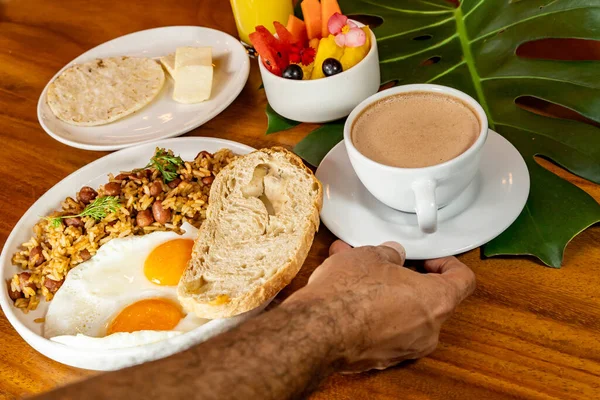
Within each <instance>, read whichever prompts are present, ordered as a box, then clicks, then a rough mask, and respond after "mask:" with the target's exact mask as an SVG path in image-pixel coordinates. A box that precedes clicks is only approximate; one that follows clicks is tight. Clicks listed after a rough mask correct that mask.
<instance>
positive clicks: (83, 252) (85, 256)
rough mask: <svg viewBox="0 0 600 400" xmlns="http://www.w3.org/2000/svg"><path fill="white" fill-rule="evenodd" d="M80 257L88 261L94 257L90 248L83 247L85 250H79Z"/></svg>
mask: <svg viewBox="0 0 600 400" xmlns="http://www.w3.org/2000/svg"><path fill="white" fill-rule="evenodd" d="M79 257H81V259H82V260H83V261H87V260H89V259H90V258H92V255H91V254H90V252H89V250H88V249H83V250H81V251H80V252H79Z"/></svg>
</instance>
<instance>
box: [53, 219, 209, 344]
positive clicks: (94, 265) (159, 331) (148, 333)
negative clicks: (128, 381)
mask: <svg viewBox="0 0 600 400" xmlns="http://www.w3.org/2000/svg"><path fill="white" fill-rule="evenodd" d="M181 228H182V230H184V231H185V233H184V234H182V235H179V234H177V233H175V232H154V233H150V234H147V235H144V236H129V237H124V238H118V239H113V240H111V241H110V242H108V243H106V244H105V245H103V246H102V247H101V248H100V249H99V250H98V252H97V253H96V254H95V255H94V257H92V258H91V259H90V260H88V261H86V262H84V263H81V264H79V265H78V266H77V267H75V268H73V269H72V270H71V271H70V272H69V274H68V275H67V277H66V279H65V282H64V283H63V285H62V287H61V288H60V289H59V290H58V291H57V292H56V294H55V295H54V299H53V300H52V301H51V302H50V306H49V308H48V312H47V314H46V319H45V324H44V336H45V337H46V338H50V339H51V340H54V341H57V342H60V343H64V344H67V345H70V346H73V347H88V348H105V349H108V348H122V347H131V346H138V345H142V344H148V343H153V342H156V341H159V340H163V339H167V338H169V337H173V336H176V335H179V334H181V333H184V332H187V331H190V330H192V329H194V328H196V327H198V326H200V325H202V324H204V323H206V322H207V321H208V320H205V319H201V318H198V317H196V316H195V315H192V314H187V315H186V313H185V312H184V311H183V309H182V308H181V306H180V304H179V302H178V300H177V293H176V289H177V284H178V283H179V279H180V277H181V275H182V273H183V271H184V270H185V268H186V266H187V263H188V261H189V259H190V257H191V252H192V246H193V244H194V239H195V238H196V234H197V229H196V228H194V227H193V226H192V225H190V224H187V223H186V224H183V225H182V227H181Z"/></svg>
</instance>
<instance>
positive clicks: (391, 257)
mask: <svg viewBox="0 0 600 400" xmlns="http://www.w3.org/2000/svg"><path fill="white" fill-rule="evenodd" d="M375 248H376V249H377V252H378V253H379V254H380V255H381V256H382V257H383V258H384V259H385V260H386V261H388V262H391V263H394V264H398V265H400V266H402V265H404V261H405V260H406V251H405V250H404V247H403V246H402V245H401V244H400V243H398V242H385V243H382V244H381V245H379V246H377V247H375Z"/></svg>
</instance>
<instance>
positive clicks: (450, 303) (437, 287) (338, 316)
mask: <svg viewBox="0 0 600 400" xmlns="http://www.w3.org/2000/svg"><path fill="white" fill-rule="evenodd" d="M329 254H330V257H329V258H328V259H327V260H325V262H324V263H323V264H322V265H321V266H320V267H318V268H317V269H316V270H315V271H314V273H313V274H312V275H311V277H310V279H309V281H308V285H307V286H306V287H305V288H303V289H301V290H299V291H298V292H296V293H295V294H294V295H292V296H291V297H290V298H289V299H288V300H286V302H289V303H293V302H298V301H300V302H314V304H315V306H316V307H318V308H319V309H321V308H323V307H325V309H326V310H327V312H326V314H325V315H326V316H327V318H328V320H329V322H330V324H332V325H334V327H335V330H334V331H335V335H336V336H337V337H338V340H339V346H338V347H337V350H336V351H337V352H338V353H339V354H337V355H336V358H337V362H339V363H340V364H341V365H340V368H339V369H340V370H341V371H343V372H360V371H366V370H369V369H384V368H387V367H389V366H392V365H395V364H397V363H399V362H401V361H403V360H408V359H416V358H420V357H424V356H426V355H427V354H429V353H431V352H432V351H433V350H434V349H435V348H436V346H437V343H438V338H439V333H440V328H441V325H442V323H443V322H444V321H445V320H446V319H447V318H448V317H449V316H450V315H451V313H452V312H453V311H454V309H455V308H456V307H457V306H458V304H459V303H460V302H461V301H462V300H464V299H465V298H466V297H468V296H469V295H470V294H471V293H472V292H473V290H474V289H475V274H474V273H473V272H472V271H471V270H470V269H469V268H468V267H467V266H466V265H464V264H463V263H461V262H460V261H459V260H458V259H456V258H455V257H444V258H439V259H434V260H428V261H426V262H425V269H426V270H427V271H428V273H427V274H420V273H417V272H414V271H412V270H410V269H408V268H404V267H403V264H404V260H405V252H404V249H403V248H402V246H400V245H399V244H398V243H394V242H388V243H385V244H384V245H381V246H367V247H359V248H355V249H352V248H351V247H350V246H349V245H347V244H346V243H344V242H342V241H339V240H338V241H336V242H335V243H333V244H332V245H331V248H330V250H329Z"/></svg>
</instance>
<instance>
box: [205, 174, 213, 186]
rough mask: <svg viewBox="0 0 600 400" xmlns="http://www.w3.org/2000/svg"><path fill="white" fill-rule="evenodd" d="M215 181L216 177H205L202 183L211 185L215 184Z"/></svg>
mask: <svg viewBox="0 0 600 400" xmlns="http://www.w3.org/2000/svg"><path fill="white" fill-rule="evenodd" d="M214 180H215V177H214V176H212V175H211V176H205V177H204V178H202V183H204V184H205V185H210V184H211V183H213V181H214Z"/></svg>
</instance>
